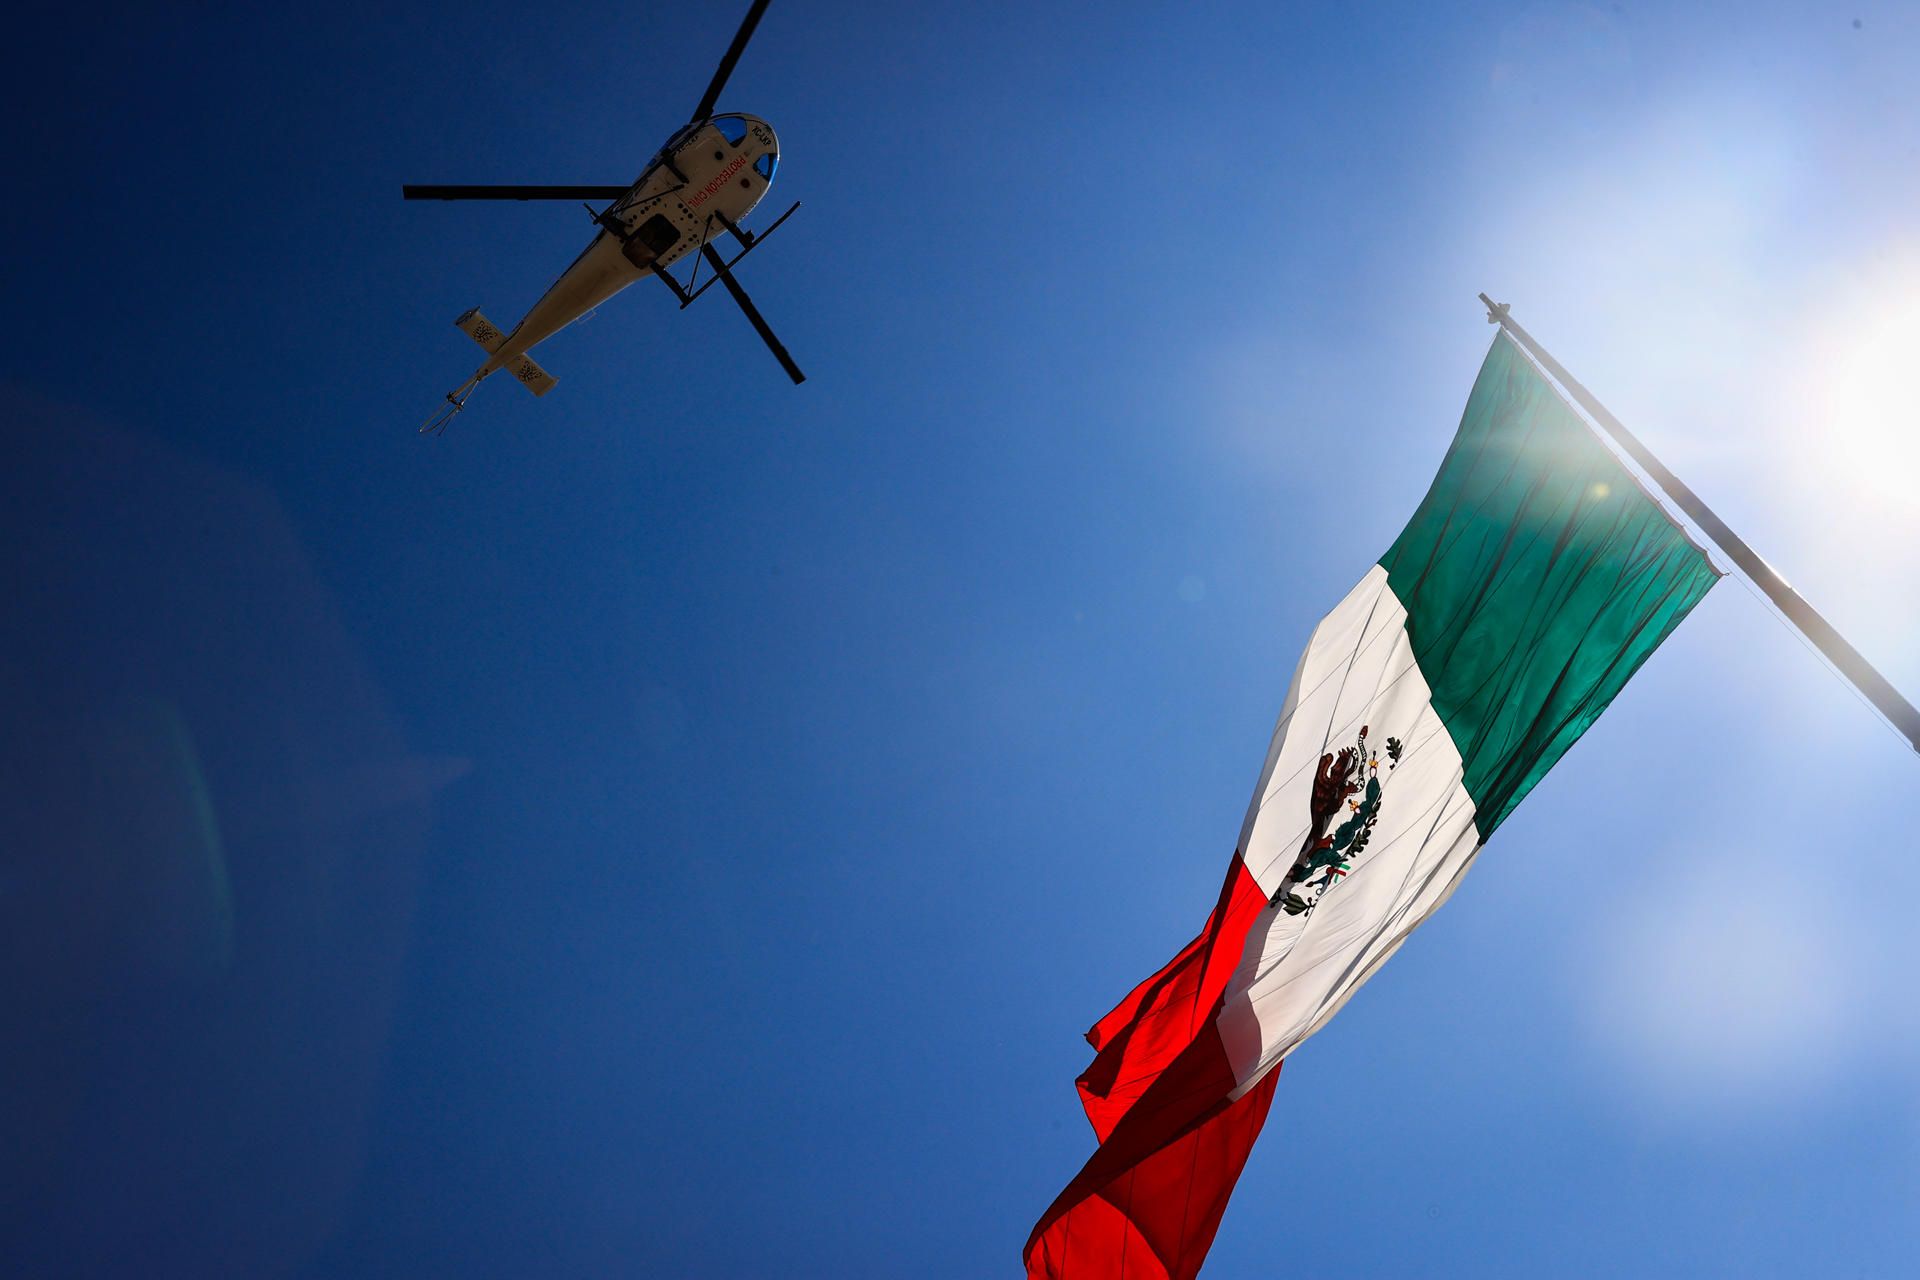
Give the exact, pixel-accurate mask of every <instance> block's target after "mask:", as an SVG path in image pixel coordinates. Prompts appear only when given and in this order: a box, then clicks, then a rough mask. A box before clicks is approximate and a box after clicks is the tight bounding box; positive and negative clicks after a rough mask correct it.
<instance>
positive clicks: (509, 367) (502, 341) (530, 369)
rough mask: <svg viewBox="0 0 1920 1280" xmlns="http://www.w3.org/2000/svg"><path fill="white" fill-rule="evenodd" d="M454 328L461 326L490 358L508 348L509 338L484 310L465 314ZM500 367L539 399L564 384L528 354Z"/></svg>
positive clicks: (503, 362) (478, 309) (504, 362)
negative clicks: (556, 386) (481, 312)
mask: <svg viewBox="0 0 1920 1280" xmlns="http://www.w3.org/2000/svg"><path fill="white" fill-rule="evenodd" d="M454 324H456V325H457V326H459V329H460V332H462V333H464V334H466V335H467V336H468V337H469V338H472V339H473V340H474V341H475V342H477V343H479V344H480V345H481V346H482V347H484V348H485V349H486V351H487V352H488V354H492V353H493V352H496V351H498V350H499V349H500V348H501V347H502V346H504V345H506V341H507V335H506V334H505V333H502V332H501V331H500V326H499V325H496V324H495V323H493V321H491V320H489V319H487V318H486V317H485V316H483V315H481V314H480V308H478V307H474V308H472V309H471V310H468V311H466V312H463V313H462V314H461V316H460V318H459V319H457V320H455V321H454ZM498 367H499V368H502V369H505V370H506V371H507V372H508V373H511V374H512V375H513V376H514V378H515V379H516V380H518V382H519V383H520V385H521V386H523V387H525V388H526V389H527V390H529V391H531V392H533V394H534V395H536V396H543V395H545V394H547V392H549V391H551V390H553V388H554V385H555V384H556V383H558V382H559V381H560V379H558V378H556V377H554V376H553V375H552V374H550V373H548V372H547V371H546V370H545V369H542V368H541V367H540V366H539V365H538V364H535V363H534V359H533V357H532V356H530V355H528V354H527V353H526V352H524V351H523V352H521V353H520V354H519V355H517V356H509V357H507V358H506V359H505V360H503V361H501V362H500V364H499V366H498ZM483 376H484V375H483Z"/></svg>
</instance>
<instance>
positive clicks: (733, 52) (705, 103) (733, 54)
mask: <svg viewBox="0 0 1920 1280" xmlns="http://www.w3.org/2000/svg"><path fill="white" fill-rule="evenodd" d="M768 3H769V0H753V7H752V8H751V9H748V10H747V17H746V20H745V21H744V22H742V23H741V24H740V29H739V30H738V31H736V32H734V33H733V43H732V44H730V45H728V46H727V52H726V53H725V54H724V55H723V56H722V57H721V59H720V66H719V68H718V69H717V70H715V71H714V73H713V82H712V83H711V84H709V85H708V86H707V91H706V92H705V93H704V94H702V95H701V97H700V105H699V106H697V107H695V108H694V109H693V120H691V121H689V122H688V123H693V122H694V121H700V120H705V119H706V118H707V117H708V116H710V115H712V114H713V104H714V103H716V102H718V101H719V100H720V91H721V90H722V89H724V88H726V87H727V77H728V76H730V75H732V74H733V64H734V63H736V62H738V61H740V55H741V54H742V53H743V52H745V51H746V47H747V41H749V40H751V39H753V29H754V28H755V27H757V26H759V25H760V15H761V14H763V13H765V12H766V11H767V5H768Z"/></svg>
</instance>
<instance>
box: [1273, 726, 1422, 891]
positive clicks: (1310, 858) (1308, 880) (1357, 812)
mask: <svg viewBox="0 0 1920 1280" xmlns="http://www.w3.org/2000/svg"><path fill="white" fill-rule="evenodd" d="M1367 729H1368V726H1366V725H1361V726H1360V737H1359V738H1358V739H1357V740H1356V741H1355V742H1354V744H1353V745H1352V746H1351V747H1342V748H1340V752H1339V754H1338V755H1336V754H1334V753H1333V752H1328V753H1327V754H1326V755H1323V756H1321V757H1320V769H1319V772H1318V773H1316V774H1315V775H1314V779H1313V795H1312V797H1311V798H1310V799H1309V801H1308V812H1309V816H1310V817H1311V818H1312V823H1311V825H1309V826H1308V828H1307V835H1306V839H1305V840H1303V841H1301V844H1300V855H1299V857H1297V858H1295V859H1294V862H1293V866H1292V867H1291V868H1289V869H1288V871H1287V876H1286V879H1284V880H1282V881H1281V882H1280V887H1279V888H1278V889H1276V890H1274V893H1273V898H1272V899H1271V902H1272V904H1273V905H1274V906H1277V907H1279V908H1280V909H1281V910H1282V911H1285V912H1286V913H1287V914H1288V915H1290V916H1297V915H1300V914H1301V913H1302V912H1306V911H1311V910H1312V909H1313V907H1314V904H1316V903H1318V902H1319V901H1320V899H1322V898H1324V897H1326V896H1327V894H1328V893H1329V892H1331V891H1332V889H1333V887H1334V886H1335V885H1337V884H1339V883H1340V881H1341V880H1343V879H1345V878H1346V875H1347V873H1348V872H1349V871H1352V870H1353V864H1354V862H1355V861H1356V860H1357V859H1358V858H1359V857H1360V855H1361V853H1363V852H1364V851H1365V850H1366V847H1367V841H1368V840H1370V839H1371V838H1372V837H1373V824H1374V823H1375V822H1377V821H1379V818H1380V757H1379V755H1378V754H1374V753H1370V752H1369V751H1368V750H1367ZM1404 751H1405V747H1404V746H1403V745H1402V744H1401V742H1400V739H1398V738H1388V739H1387V746H1386V755H1387V772H1388V773H1392V772H1393V770H1394V767H1395V766H1396V765H1398V764H1399V763H1400V756H1401V754H1402V753H1403V752H1404ZM1356 796H1357V797H1358V799H1356V798H1355V797H1356ZM1342 811H1345V813H1346V820H1345V821H1343V822H1342V823H1341V824H1340V825H1339V826H1338V827H1334V829H1333V830H1332V831H1331V832H1329V831H1328V830H1327V828H1328V827H1329V826H1332V824H1333V820H1334V819H1335V818H1337V817H1339V816H1340V814H1341V813H1342Z"/></svg>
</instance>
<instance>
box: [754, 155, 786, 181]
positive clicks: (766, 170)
mask: <svg viewBox="0 0 1920 1280" xmlns="http://www.w3.org/2000/svg"><path fill="white" fill-rule="evenodd" d="M779 164H780V161H779V158H778V157H776V156H775V155H774V154H773V152H771V151H769V152H767V153H766V154H765V155H763V156H761V157H760V158H759V159H758V160H755V161H754V162H753V171H754V172H755V173H757V174H759V175H760V176H761V177H763V178H765V179H766V180H767V181H768V182H772V181H773V171H774V169H775V168H777V167H778V166H779Z"/></svg>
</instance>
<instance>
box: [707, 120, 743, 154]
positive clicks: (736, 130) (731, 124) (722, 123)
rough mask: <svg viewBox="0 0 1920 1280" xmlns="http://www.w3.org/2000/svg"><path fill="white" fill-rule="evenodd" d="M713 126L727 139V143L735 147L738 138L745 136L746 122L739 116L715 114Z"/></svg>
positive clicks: (738, 141)
mask: <svg viewBox="0 0 1920 1280" xmlns="http://www.w3.org/2000/svg"><path fill="white" fill-rule="evenodd" d="M713 127H714V128H716V129H718V130H719V131H720V136H721V137H723V138H725V139H726V140H727V145H729V146H734V147H737V146H739V145H740V139H742V138H744V137H746V136H747V122H746V121H745V120H742V119H741V118H740V117H739V116H715V117H714V118H713Z"/></svg>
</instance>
